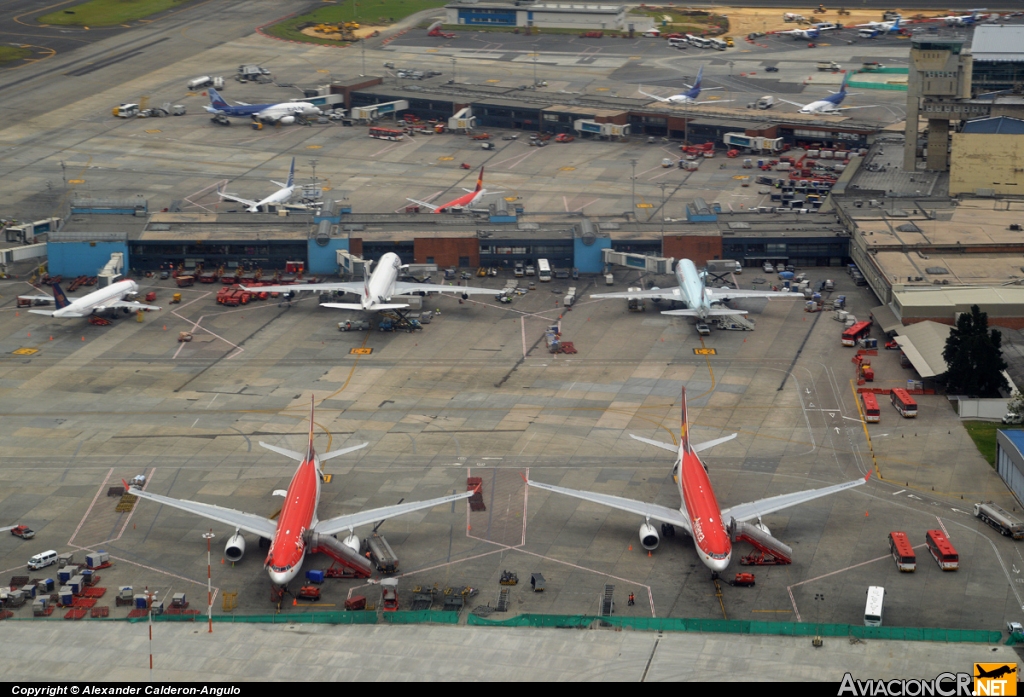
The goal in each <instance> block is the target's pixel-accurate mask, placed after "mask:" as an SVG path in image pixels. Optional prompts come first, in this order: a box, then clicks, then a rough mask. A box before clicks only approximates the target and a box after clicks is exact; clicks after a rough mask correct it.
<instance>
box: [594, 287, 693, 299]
mask: <svg viewBox="0 0 1024 697" xmlns="http://www.w3.org/2000/svg"><path fill="white" fill-rule="evenodd" d="M590 297H591V298H597V299H600V298H627V299H630V300H633V299H637V300H639V299H640V298H657V299H659V300H685V299H686V298H684V297H683V293H682V291H680V290H679V288H661V289H659V290H634V291H629V290H627V291H623V292H620V293H595V294H594V295H591V296H590Z"/></svg>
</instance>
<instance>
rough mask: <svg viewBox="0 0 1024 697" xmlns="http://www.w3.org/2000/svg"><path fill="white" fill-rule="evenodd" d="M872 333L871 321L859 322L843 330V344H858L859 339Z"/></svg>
mask: <svg viewBox="0 0 1024 697" xmlns="http://www.w3.org/2000/svg"><path fill="white" fill-rule="evenodd" d="M870 333H871V322H857V323H856V324H855V325H853V326H852V327H850V328H849V329H847V330H846V331H844V332H843V346H856V345H857V341H859V340H860V339H863V338H864V337H866V336H867V335H868V334H870Z"/></svg>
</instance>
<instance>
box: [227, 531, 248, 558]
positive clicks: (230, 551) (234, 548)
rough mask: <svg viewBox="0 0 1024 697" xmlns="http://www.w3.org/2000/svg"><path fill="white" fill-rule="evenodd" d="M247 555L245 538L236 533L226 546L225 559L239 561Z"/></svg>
mask: <svg viewBox="0 0 1024 697" xmlns="http://www.w3.org/2000/svg"><path fill="white" fill-rule="evenodd" d="M244 554H245V538H244V537H242V536H241V535H240V534H239V533H237V532H236V533H235V534H234V535H232V536H231V538H230V539H229V540H228V543H227V544H226V545H224V558H225V559H227V560H228V561H239V560H241V558H242V556H243V555H244Z"/></svg>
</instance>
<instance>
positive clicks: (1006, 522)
mask: <svg viewBox="0 0 1024 697" xmlns="http://www.w3.org/2000/svg"><path fill="white" fill-rule="evenodd" d="M974 516H975V517H976V518H980V519H981V520H983V521H984V522H985V523H987V524H988V525H990V526H991V527H992V528H994V529H996V530H998V531H999V532H1000V533H1002V534H1003V535H1005V536H1007V537H1012V538H1013V539H1015V540H1024V523H1022V522H1021V521H1020V520H1018V519H1017V518H1016V517H1015V516H1013V515H1010V513H1009V512H1008V511H1007V510H1006V509H1005V508H1003V507H1001V506H997V505H996V504H994V503H992V502H991V501H986V502H984V503H976V504H974ZM11 532H14V531H13V530H12V531H11Z"/></svg>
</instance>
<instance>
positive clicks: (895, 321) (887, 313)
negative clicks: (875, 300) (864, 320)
mask: <svg viewBox="0 0 1024 697" xmlns="http://www.w3.org/2000/svg"><path fill="white" fill-rule="evenodd" d="M871 317H872V319H874V320H875V324H877V325H878V326H879V327H881V329H882V331H883V332H885V333H886V334H888V333H889V332H895V331H899V330H900V329H903V322H901V321H900V320H899V318H897V317H896V313H895V312H893V311H892V308H891V307H889V306H888V305H879V306H878V307H873V308H871Z"/></svg>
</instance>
